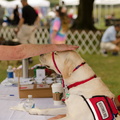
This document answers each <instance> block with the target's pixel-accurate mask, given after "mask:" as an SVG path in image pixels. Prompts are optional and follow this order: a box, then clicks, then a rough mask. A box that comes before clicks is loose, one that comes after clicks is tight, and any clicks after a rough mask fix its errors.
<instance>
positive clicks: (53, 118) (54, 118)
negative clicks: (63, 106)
mask: <svg viewBox="0 0 120 120" xmlns="http://www.w3.org/2000/svg"><path fill="white" fill-rule="evenodd" d="M65 116H66V115H57V116H56V117H52V118H50V119H48V120H56V119H59V118H63V117H65Z"/></svg>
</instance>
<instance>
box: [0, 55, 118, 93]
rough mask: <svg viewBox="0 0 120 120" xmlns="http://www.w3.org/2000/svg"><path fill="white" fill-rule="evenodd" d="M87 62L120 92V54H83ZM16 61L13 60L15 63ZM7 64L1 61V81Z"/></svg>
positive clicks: (116, 91)
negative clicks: (105, 55)
mask: <svg viewBox="0 0 120 120" xmlns="http://www.w3.org/2000/svg"><path fill="white" fill-rule="evenodd" d="M81 56H82V57H83V58H84V59H85V60H86V62H87V63H88V64H89V65H90V66H91V67H92V69H93V70H94V71H95V73H96V75H97V76H99V77H101V78H102V80H103V81H104V83H105V84H106V85H107V86H108V87H109V88H110V90H111V91H112V92H113V93H114V94H115V95H118V94H120V56H111V55H110V56H108V57H103V56H101V55H89V54H85V55H81ZM33 59H34V62H33V64H30V65H29V67H31V66H33V65H35V64H38V63H39V57H34V58H33ZM14 62H15V61H12V62H11V65H14V64H13V63H14ZM6 69H7V65H6V62H5V61H2V62H1V63H0V81H2V80H4V79H5V78H6Z"/></svg>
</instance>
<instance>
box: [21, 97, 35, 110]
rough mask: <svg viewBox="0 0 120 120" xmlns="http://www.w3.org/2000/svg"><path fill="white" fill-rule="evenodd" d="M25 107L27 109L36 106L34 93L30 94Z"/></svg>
mask: <svg viewBox="0 0 120 120" xmlns="http://www.w3.org/2000/svg"><path fill="white" fill-rule="evenodd" d="M23 107H24V109H25V110H26V111H28V110H29V109H32V108H34V107H35V102H34V100H33V98H32V95H28V98H27V99H26V101H25V103H24V105H23Z"/></svg>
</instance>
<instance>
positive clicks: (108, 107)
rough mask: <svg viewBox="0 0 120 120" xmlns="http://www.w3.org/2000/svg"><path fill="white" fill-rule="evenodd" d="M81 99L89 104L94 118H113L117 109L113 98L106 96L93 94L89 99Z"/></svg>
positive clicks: (109, 119)
mask: <svg viewBox="0 0 120 120" xmlns="http://www.w3.org/2000/svg"><path fill="white" fill-rule="evenodd" d="M82 97H83V96H82ZM83 99H84V100H85V102H86V103H87V105H88V106H89V108H90V110H91V112H92V114H93V117H94V120H115V117H116V116H117V114H118V110H117V108H116V106H115V104H114V101H113V99H110V98H108V97H106V96H94V97H92V98H90V99H85V98H84V97H83Z"/></svg>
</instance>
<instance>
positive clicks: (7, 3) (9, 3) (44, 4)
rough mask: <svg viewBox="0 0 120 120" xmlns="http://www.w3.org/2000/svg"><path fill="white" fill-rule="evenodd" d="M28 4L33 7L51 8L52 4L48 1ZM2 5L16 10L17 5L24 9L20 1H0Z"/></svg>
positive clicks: (33, 0) (34, 1)
mask: <svg viewBox="0 0 120 120" xmlns="http://www.w3.org/2000/svg"><path fill="white" fill-rule="evenodd" d="M28 4H29V5H31V6H33V7H39V6H40V7H49V6H50V2H49V1H47V0H28ZM0 5H1V6H3V7H4V8H15V7H16V5H18V6H19V7H22V4H21V1H20V0H14V1H6V0H0Z"/></svg>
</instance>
